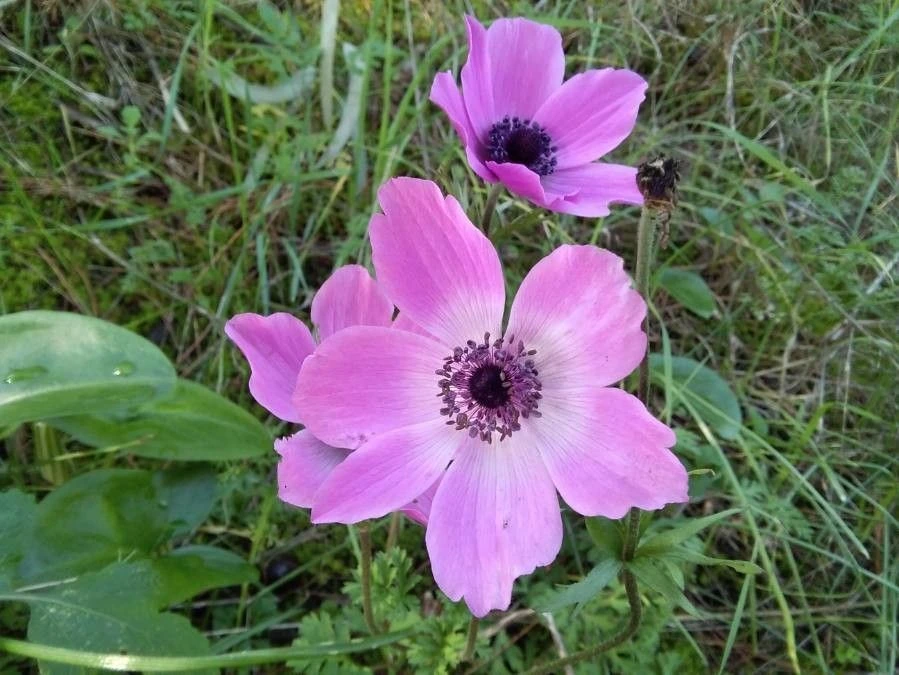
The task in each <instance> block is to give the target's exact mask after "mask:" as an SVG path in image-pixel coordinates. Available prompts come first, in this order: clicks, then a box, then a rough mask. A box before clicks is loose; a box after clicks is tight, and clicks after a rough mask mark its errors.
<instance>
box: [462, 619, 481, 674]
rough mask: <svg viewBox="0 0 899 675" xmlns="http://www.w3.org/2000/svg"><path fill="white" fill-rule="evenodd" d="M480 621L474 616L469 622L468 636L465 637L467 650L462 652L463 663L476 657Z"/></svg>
mask: <svg viewBox="0 0 899 675" xmlns="http://www.w3.org/2000/svg"><path fill="white" fill-rule="evenodd" d="M479 624H480V621H478V618H477V617H475V616H473V617H471V620H470V621H469V622H468V636H467V637H466V638H465V651H464V652H462V663H466V662H468V661H471V660H473V659H474V648H475V646H476V645H477V642H478V625H479Z"/></svg>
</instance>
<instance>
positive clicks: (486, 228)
mask: <svg viewBox="0 0 899 675" xmlns="http://www.w3.org/2000/svg"><path fill="white" fill-rule="evenodd" d="M502 191H503V184H502V183H495V184H494V185H493V187H492V188H490V194H488V195H487V203H486V204H485V205H484V213H483V214H482V216H481V230H482V231H483V232H484V234H486V235H487V236H488V237H489V236H490V221H491V220H493V212H494V211H495V210H496V201H497V200H498V199H499V195H500V193H501V192H502Z"/></svg>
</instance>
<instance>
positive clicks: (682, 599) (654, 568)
mask: <svg viewBox="0 0 899 675" xmlns="http://www.w3.org/2000/svg"><path fill="white" fill-rule="evenodd" d="M628 569H630V570H631V572H633V573H634V576H635V577H637V580H638V581H639V582H640V583H641V584H642V585H644V586H646V587H647V588H651V589H652V590H654V591H655V592H656V593H659V594H661V595H662V596H664V597H665V599H666V600H668V601H669V602H671V603H673V604H675V605H678V606H680V607H682V608H683V609H684V610H685V611H687V612H688V613H690V614H692V615H693V616H699V611H698V610H697V609H696V607H695V606H694V605H693V603H692V602H690V601H689V600H688V599H687V596H685V595H684V591H683V585H682V583H679V582H682V579H680V580H679V579H676V578H675V577H674V575H673V574H672V570H671V569H669V567H668V565H666V564H665V562H664V561H663V560H660V559H658V558H635V559H634V560H632V561H630V562H629V563H628Z"/></svg>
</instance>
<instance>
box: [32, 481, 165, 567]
mask: <svg viewBox="0 0 899 675" xmlns="http://www.w3.org/2000/svg"><path fill="white" fill-rule="evenodd" d="M167 530H168V518H167V512H166V509H165V507H164V506H163V505H162V504H161V503H160V500H159V497H158V495H157V492H156V489H155V488H154V486H153V477H152V474H150V473H149V472H147V471H136V470H129V469H101V470H99V471H92V472H90V473H86V474H82V475H81V476H78V477H76V478H73V479H72V480H70V481H69V482H68V483H65V484H64V485H63V486H61V487H59V488H57V489H56V490H54V491H53V492H51V493H50V494H49V495H48V496H47V497H45V498H44V500H43V501H42V502H41V503H40V504H38V506H37V513H36V517H35V519H34V525H33V527H32V528H31V529H30V532H29V538H28V545H27V551H26V552H25V555H24V557H23V559H22V563H21V566H20V573H21V576H22V578H23V580H24V581H26V582H29V583H35V582H38V581H50V580H58V579H65V578H67V577H71V576H75V575H77V574H81V573H83V572H87V571H90V570H96V569H99V568H101V567H103V566H105V565H107V564H109V563H111V562H114V561H116V560H122V559H125V558H128V557H129V556H135V555H137V556H143V555H146V554H148V553H149V552H150V551H152V550H153V549H154V548H156V547H157V546H159V545H160V543H162V542H163V541H164V540H165V538H166V532H167Z"/></svg>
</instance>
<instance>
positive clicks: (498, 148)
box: [487, 115, 557, 176]
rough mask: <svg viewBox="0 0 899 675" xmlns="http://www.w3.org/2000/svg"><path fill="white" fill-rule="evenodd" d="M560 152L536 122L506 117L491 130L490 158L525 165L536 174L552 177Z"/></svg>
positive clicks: (488, 151) (488, 150) (489, 141)
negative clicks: (557, 155)
mask: <svg viewBox="0 0 899 675" xmlns="http://www.w3.org/2000/svg"><path fill="white" fill-rule="evenodd" d="M556 150H557V148H556V146H554V145H553V144H552V141H551V139H550V137H549V134H548V133H546V130H545V129H544V128H543V127H541V126H540V125H539V124H537V123H536V122H532V121H530V120H525V119H521V118H519V117H511V118H510V117H509V116H508V115H506V116H505V117H503V119H502V120H501V121H499V122H497V123H496V124H494V125H493V126H492V127H490V133H489V135H488V140H487V155H488V156H489V157H490V159H492V160H493V161H494V162H497V163H499V164H504V163H506V162H512V163H514V164H524V165H525V166H526V167H527V168H529V169H530V170H531V171H533V172H534V173H536V174H538V175H540V176H548V175H549V174H551V173H552V172H553V171H555V170H556V158H555V157H554V156H553V155H554V154H555V152H556Z"/></svg>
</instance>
